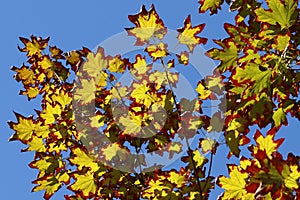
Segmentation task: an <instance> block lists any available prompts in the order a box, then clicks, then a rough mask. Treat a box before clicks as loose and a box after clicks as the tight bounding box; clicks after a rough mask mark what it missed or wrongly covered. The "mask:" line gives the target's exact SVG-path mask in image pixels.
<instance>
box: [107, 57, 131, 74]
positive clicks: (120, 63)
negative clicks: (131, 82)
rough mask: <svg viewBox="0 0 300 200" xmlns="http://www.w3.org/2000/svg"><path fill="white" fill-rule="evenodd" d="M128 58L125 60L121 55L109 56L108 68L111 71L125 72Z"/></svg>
mask: <svg viewBox="0 0 300 200" xmlns="http://www.w3.org/2000/svg"><path fill="white" fill-rule="evenodd" d="M127 62H128V60H125V59H124V60H123V59H121V58H120V56H115V57H113V58H108V69H109V71H111V72H119V73H124V71H125V69H126V65H127Z"/></svg>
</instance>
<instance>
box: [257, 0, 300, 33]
mask: <svg viewBox="0 0 300 200" xmlns="http://www.w3.org/2000/svg"><path fill="white" fill-rule="evenodd" d="M266 2H267V3H268V6H269V9H268V10H265V9H264V8H262V7H260V8H258V9H256V10H255V11H254V12H255V14H256V15H257V20H258V21H261V22H266V23H269V24H271V25H276V24H277V23H278V24H279V25H280V26H281V29H288V28H290V27H291V26H292V25H293V24H294V23H295V21H296V18H297V15H298V14H297V10H296V9H297V1H296V0H287V1H284V4H283V2H282V1H280V0H267V1H266Z"/></svg>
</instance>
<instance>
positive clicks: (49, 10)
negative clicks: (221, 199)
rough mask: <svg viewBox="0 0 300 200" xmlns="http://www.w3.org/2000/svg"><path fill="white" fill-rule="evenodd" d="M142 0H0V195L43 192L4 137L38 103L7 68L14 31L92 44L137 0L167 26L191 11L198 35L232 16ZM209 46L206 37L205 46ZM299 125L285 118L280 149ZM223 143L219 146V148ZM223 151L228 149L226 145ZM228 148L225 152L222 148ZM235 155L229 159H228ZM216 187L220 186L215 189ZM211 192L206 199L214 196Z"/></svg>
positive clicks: (70, 45) (123, 20)
mask: <svg viewBox="0 0 300 200" xmlns="http://www.w3.org/2000/svg"><path fill="white" fill-rule="evenodd" d="M184 2H185V3H183V1H170V0H165V1H161V0H160V1H159V0H157V1H146V0H110V1H99V0H90V1H75V0H73V1H58V0H52V1H37V0H27V1H21V0H19V1H16V0H10V1H1V3H0V26H1V31H0V36H1V37H0V53H1V54H0V55H1V59H0V77H1V78H0V81H1V84H0V87H1V98H0V105H2V106H1V115H0V152H1V153H0V155H1V164H0V173H1V175H0V177H1V183H0V193H1V199H12V200H15V199H25V200H27V199H31V200H40V199H42V195H43V192H38V193H31V192H30V191H31V188H32V187H33V185H32V184H31V181H33V180H34V179H35V177H36V174H37V171H35V170H33V169H30V168H29V167H28V163H29V162H30V161H31V160H32V159H33V154H32V153H21V152H20V149H22V148H24V146H23V145H22V144H21V143H19V142H10V143H8V138H9V137H10V136H11V134H12V133H13V132H12V130H10V129H9V127H8V125H7V121H8V120H12V121H15V116H14V114H13V111H16V112H18V113H21V114H23V115H25V116H28V115H30V114H34V111H33V109H34V108H39V103H38V102H36V101H34V100H33V101H30V102H28V101H27V98H26V97H24V96H19V95H18V92H19V90H20V89H21V84H18V83H17V82H16V81H15V80H14V79H13V75H14V73H13V72H12V71H11V70H10V67H11V66H12V65H14V66H17V67H19V66H20V65H21V64H22V63H23V62H25V61H26V58H25V55H24V54H22V53H20V52H19V51H18V49H17V44H20V42H19V40H18V37H20V36H21V37H29V36H30V35H31V34H33V35H36V36H41V37H48V36H50V38H51V39H50V44H51V45H56V46H58V47H59V48H61V49H63V50H64V51H69V50H74V49H80V48H81V47H82V46H85V47H88V48H90V49H93V48H94V47H95V46H97V45H98V44H99V43H101V42H102V41H104V40H105V39H107V38H109V37H110V36H112V35H114V34H117V33H119V32H122V31H123V30H124V28H125V27H132V26H133V25H132V24H131V22H130V21H129V20H128V19H127V15H129V14H135V13H137V12H139V10H140V7H141V5H142V4H145V5H146V7H147V9H149V8H150V5H151V4H152V3H153V4H154V5H155V8H156V11H157V12H158V14H159V16H160V17H161V18H162V19H163V21H164V24H165V26H166V27H167V28H169V29H173V30H176V29H177V28H180V27H181V26H182V25H183V21H184V19H185V18H186V17H187V16H188V14H191V17H192V23H193V24H194V25H196V24H200V23H204V22H205V23H206V24H207V25H206V28H205V30H204V31H203V32H202V34H201V35H202V36H204V37H207V38H210V39H212V38H215V39H219V38H222V37H224V36H225V32H224V30H223V28H222V27H223V23H224V22H231V21H232V16H229V15H228V14H227V8H225V9H223V11H222V12H221V13H220V15H218V16H213V17H210V16H209V14H205V15H200V14H198V7H199V5H198V3H197V1H196V0H195V1H184ZM212 46H213V42H212V41H211V40H210V41H209V42H208V44H207V45H206V46H204V48H206V49H209V48H210V47H212ZM299 128H300V125H299V123H298V122H297V121H296V120H290V124H289V126H288V127H284V128H283V130H282V131H281V132H280V133H279V136H282V137H284V136H287V139H286V141H285V142H284V143H283V145H282V147H281V148H280V150H282V152H283V154H284V155H286V154H287V152H290V151H292V152H295V153H296V154H300V150H299V142H297V139H296V140H295V138H298V137H299V136H297V134H298V132H299ZM223 149H225V148H223V147H222V149H220V150H221V151H220V152H224V151H223ZM226 152H227V151H226ZM226 154H227V153H226ZM225 157H226V155H224V154H222V153H219V154H218V155H217V156H216V158H215V163H214V166H213V175H217V174H219V173H226V166H225V164H224V163H223V162H225V161H226V159H225ZM233 161H234V160H233ZM217 192H219V191H217ZM217 192H214V193H213V195H212V196H211V199H215V198H216V195H217ZM63 194H64V193H63V191H62V192H58V193H57V194H55V196H54V197H53V199H55V200H60V199H63Z"/></svg>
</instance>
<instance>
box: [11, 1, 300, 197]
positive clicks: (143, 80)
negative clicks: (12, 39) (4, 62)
mask: <svg viewBox="0 0 300 200" xmlns="http://www.w3.org/2000/svg"><path fill="white" fill-rule="evenodd" d="M226 3H227V4H229V5H230V11H231V12H232V15H235V23H234V24H229V23H225V24H224V28H225V30H226V32H227V33H228V37H227V38H224V39H221V40H219V39H215V40H214V42H215V43H216V44H217V45H218V46H219V47H216V48H213V49H210V50H209V51H207V53H206V55H207V56H208V57H209V58H211V59H213V60H217V61H219V64H218V65H217V67H216V68H215V69H214V71H213V73H212V74H210V75H207V76H205V77H198V78H199V79H198V80H196V82H197V84H196V85H195V87H194V88H193V90H194V92H195V94H196V95H195V98H192V99H191V98H184V97H181V96H180V95H179V94H178V92H176V91H177V90H176V88H177V87H179V83H180V80H181V78H180V70H182V69H190V70H192V68H193V67H197V66H192V65H191V63H190V56H191V54H193V53H194V50H195V47H196V46H197V45H205V44H206V42H207V40H208V39H207V38H204V37H202V36H201V32H202V30H203V29H205V24H198V25H195V24H194V23H196V22H193V23H192V16H190V15H188V16H187V17H186V19H184V23H183V26H182V27H181V28H178V29H177V32H176V40H177V43H176V45H175V46H174V48H177V47H179V46H181V47H182V48H181V49H183V50H182V51H181V50H180V52H178V53H174V52H175V51H174V48H172V49H171V48H170V46H169V44H168V43H167V42H166V35H167V34H168V33H170V32H172V31H171V30H168V29H167V26H166V25H165V24H164V22H163V19H161V18H160V17H159V15H158V13H157V12H156V10H155V7H154V5H152V6H151V8H146V7H145V6H142V8H141V11H140V12H139V13H137V14H134V15H129V16H128V19H129V20H130V22H132V23H133V25H132V27H129V28H126V32H127V34H128V37H131V38H132V37H133V38H135V45H136V46H138V47H140V48H142V49H143V51H139V52H138V53H136V54H135V55H107V54H106V52H105V48H102V47H98V48H97V50H96V51H92V50H90V49H88V48H85V47H83V48H82V49H79V50H74V51H70V52H63V50H61V49H60V48H58V47H56V46H51V45H50V44H49V38H39V37H36V36H31V37H30V38H28V39H27V38H20V40H21V42H22V43H23V44H22V45H21V46H20V47H19V50H20V51H21V52H24V53H26V55H27V58H28V59H27V61H26V63H25V64H23V65H22V66H21V67H12V70H13V71H15V72H16V74H15V79H16V80H17V81H18V82H20V83H22V85H23V87H24V89H23V90H21V91H20V95H26V96H27V97H28V100H31V99H34V98H36V97H39V98H37V99H39V100H40V101H41V108H42V109H41V110H35V115H34V116H33V115H32V116H23V115H21V114H19V113H15V115H16V121H15V122H9V126H10V128H11V129H12V130H14V134H13V135H12V137H11V138H10V141H14V140H18V141H20V142H22V143H23V144H25V145H26V148H25V149H23V150H22V151H33V152H35V156H34V159H33V161H32V162H31V163H29V166H30V167H31V168H34V169H37V170H38V175H37V178H36V180H34V181H33V183H34V184H35V186H34V188H33V190H32V191H34V192H35V191H40V190H44V191H45V193H44V198H45V199H50V198H51V196H52V195H53V194H54V193H55V192H56V191H58V190H59V189H60V188H62V187H63V188H65V190H69V191H70V192H71V193H72V194H71V195H67V194H66V195H65V199H69V200H73V199H201V200H204V199H208V198H209V195H210V192H211V191H212V190H213V189H214V188H215V187H216V186H218V187H221V188H223V189H224V192H223V193H222V194H221V195H220V197H219V198H220V199H298V198H300V189H299V178H300V170H299V156H296V155H293V153H290V154H288V156H287V157H286V158H284V157H283V156H282V155H281V154H280V152H278V147H279V146H280V145H281V144H282V143H283V142H284V138H280V139H275V136H276V133H277V132H278V130H280V129H281V128H282V126H283V125H288V120H287V115H289V116H290V117H294V118H297V119H298V120H300V115H299V113H300V112H299V111H300V102H299V80H300V73H299V68H298V67H299V62H300V60H299V55H300V51H299V48H298V46H299V44H300V40H299V38H300V37H299V35H300V34H299V31H300V28H299V27H300V26H299V25H300V24H299V23H300V20H299V10H298V7H299V6H298V2H297V1H295V0H285V1H280V0H267V1H266V2H259V1H255V0H247V1H229V0H228V1H226ZM199 4H200V7H199V13H200V14H201V13H205V12H208V11H210V14H211V15H214V14H217V13H218V10H219V9H221V7H222V4H223V1H209V0H200V1H199ZM220 28H221V27H220ZM209 39H211V38H209ZM201 67H205V66H201ZM122 77H127V78H126V79H125V80H124V78H123V79H122ZM128 80H130V81H128ZM179 89H180V87H179ZM181 89H182V88H181ZM213 101H217V102H218V103H217V104H216V105H213V104H212V102H213ZM211 107H214V109H211V110H210V112H206V110H207V109H206V108H211ZM255 125H256V126H258V127H259V128H258V129H257V130H255V131H252V130H253V128H252V127H253V126H255ZM265 127H271V128H270V129H269V130H268V131H267V132H266V134H264V133H263V130H262V129H263V128H265ZM216 135H217V136H218V137H216ZM247 144H250V145H249V146H248V151H249V155H250V156H248V157H246V156H245V152H243V151H241V150H240V147H241V146H244V145H247ZM221 145H226V146H227V147H228V155H227V157H228V159H229V158H230V157H231V156H235V157H237V158H239V160H240V162H239V163H238V164H230V162H228V163H224V165H225V164H227V167H228V176H225V175H221V174H220V175H219V176H218V177H213V176H212V175H211V169H212V165H213V164H214V162H213V157H214V155H215V154H216V153H217V152H218V148H219V147H220V146H221ZM176 156H177V157H178V156H179V159H177V160H176V161H174V162H176V166H175V167H172V168H170V167H169V168H168V167H167V166H165V165H164V164H163V162H161V161H162V160H171V159H173V158H176ZM150 159H152V160H150Z"/></svg>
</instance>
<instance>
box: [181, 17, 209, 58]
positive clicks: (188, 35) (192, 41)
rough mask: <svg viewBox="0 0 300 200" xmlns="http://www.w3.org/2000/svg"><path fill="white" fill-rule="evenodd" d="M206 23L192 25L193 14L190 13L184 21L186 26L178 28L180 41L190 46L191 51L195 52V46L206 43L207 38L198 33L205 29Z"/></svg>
mask: <svg viewBox="0 0 300 200" xmlns="http://www.w3.org/2000/svg"><path fill="white" fill-rule="evenodd" d="M204 26H205V24H200V25H197V26H194V27H193V26H192V23H191V16H190V15H189V16H188V17H187V18H186V19H185V21H184V27H183V28H180V29H177V32H179V33H178V36H177V38H178V41H179V43H180V44H185V45H187V47H188V48H189V50H190V52H193V50H194V48H195V46H196V45H198V44H206V42H207V39H206V38H200V37H198V36H197V35H198V34H199V33H201V32H202V31H203V29H204Z"/></svg>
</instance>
